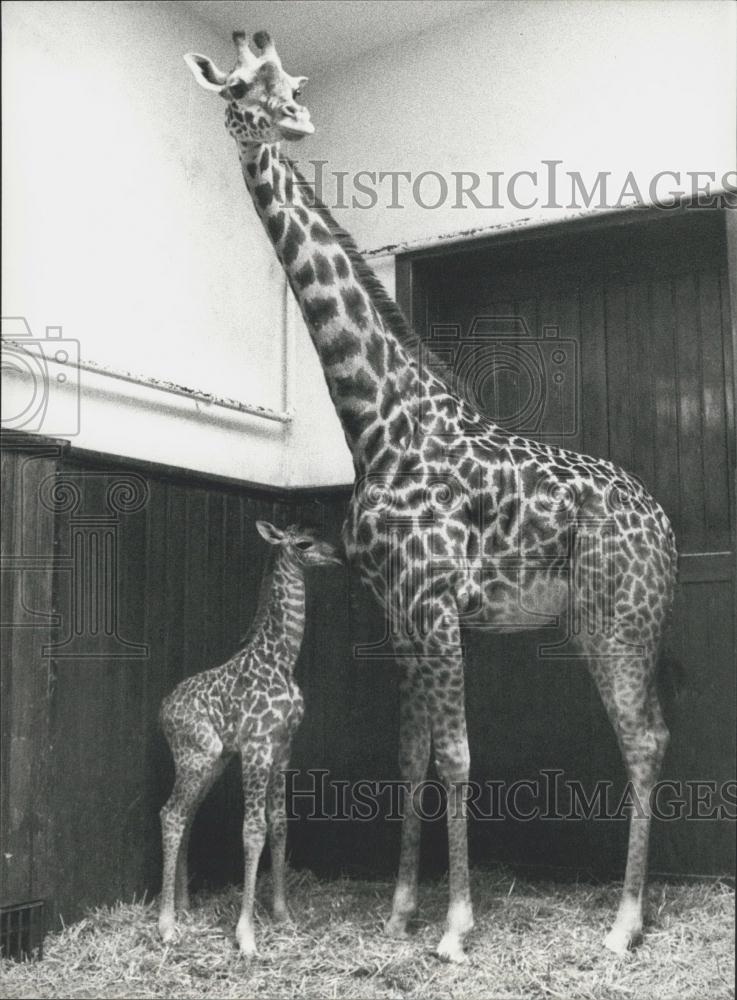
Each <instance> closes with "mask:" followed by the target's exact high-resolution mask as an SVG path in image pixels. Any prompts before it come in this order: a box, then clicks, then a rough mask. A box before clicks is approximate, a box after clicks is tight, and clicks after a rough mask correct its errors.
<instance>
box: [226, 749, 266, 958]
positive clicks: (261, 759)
mask: <svg viewBox="0 0 737 1000" xmlns="http://www.w3.org/2000/svg"><path fill="white" fill-rule="evenodd" d="M271 764H272V746H271V744H270V743H269V742H268V741H265V740H263V741H258V742H257V741H251V740H249V742H248V743H247V744H245V745H244V746H243V747H242V748H241V771H242V777H243V802H244V815H243V855H244V872H243V900H242V902H241V915H240V918H239V919H238V926H237V927H236V931H235V936H236V940H237V941H238V947H239V948H240V950H241V952H242V954H244V955H247V956H252V955H255V954H256V936H255V933H254V926H253V900H254V895H255V891H256V874H257V872H258V863H259V859H260V857H261V852H262V850H263V847H264V841H265V840H266V791H267V788H268V784H269V774H270V771H271Z"/></svg>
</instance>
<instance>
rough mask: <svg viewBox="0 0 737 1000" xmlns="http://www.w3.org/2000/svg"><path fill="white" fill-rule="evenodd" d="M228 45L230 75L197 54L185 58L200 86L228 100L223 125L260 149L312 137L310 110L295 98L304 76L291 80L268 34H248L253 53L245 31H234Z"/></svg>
mask: <svg viewBox="0 0 737 1000" xmlns="http://www.w3.org/2000/svg"><path fill="white" fill-rule="evenodd" d="M233 41H234V42H235V48H236V64H235V67H234V69H233V70H232V71H231V72H230V73H223V72H222V70H219V69H218V68H217V66H216V65H215V64H214V63H213V62H212V60H211V59H208V58H207V56H202V55H199V53H197V52H188V53H187V55H185V57H184V61H185V62H186V64H187V65H188V66H189V68H190V69H191V70H192V73H193V74H194V77H195V79H196V80H197V82H198V83H199V85H200V86H201V87H204V88H205V89H206V90H212V91H215V93H217V94H220V96H221V97H223V98H224V99H225V100H226V101H227V102H228V110H227V112H226V115H225V123H226V126H227V128H228V131H229V132H230V134H231V135H232V136H233V138H234V139H235V140H236V141H237V142H240V143H256V144H259V145H260V144H261V143H269V142H279V141H280V140H281V139H295V140H296V139H302V138H303V137H304V136H306V135H312V133H313V132H314V131H315V127H314V125H313V124H312V122H311V121H310V112H309V111H308V110H307V108H306V107H304V105H302V104H299V103H298V100H297V99H298V98H299V96H300V91H301V89H302V87H303V86H304V85H305V83H307V77H306V76H290V75H289V73H287V72H286V71H285V70H284V69H283V67H282V64H281V59H280V58H279V55H278V54H277V51H276V49H275V48H274V43H273V42H272V40H271V36H270V35H269V33H268V32H267V31H257V32H256V34H255V35H254V36H253V45H254V48H255V49H256V54H254V52H252V51H251V49H250V48H249V46H248V40H247V39H246V34H245V32H243V31H235V32H233Z"/></svg>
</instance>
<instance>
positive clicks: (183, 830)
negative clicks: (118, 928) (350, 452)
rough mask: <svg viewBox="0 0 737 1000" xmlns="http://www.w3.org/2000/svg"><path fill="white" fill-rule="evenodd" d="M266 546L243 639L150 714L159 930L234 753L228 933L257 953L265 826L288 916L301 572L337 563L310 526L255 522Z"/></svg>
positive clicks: (179, 898) (277, 898)
mask: <svg viewBox="0 0 737 1000" xmlns="http://www.w3.org/2000/svg"><path fill="white" fill-rule="evenodd" d="M256 528H257V530H258V532H259V534H260V535H261V537H262V538H263V539H264V540H265V541H266V542H268V544H269V545H271V546H273V547H274V553H273V555H272V557H271V559H269V560H268V562H267V566H266V570H265V572H264V576H263V579H262V582H261V592H260V595H259V602H258V607H257V610H256V615H255V618H254V620H253V623H252V625H251V630H250V633H249V635H248V637H247V639H246V641H245V643H244V645H243V646H242V647H241V648H240V649H239V650H238V652H237V653H235V654H234V655H233V656H231V657H230V658H229V659H228V660H226V662H225V663H222V664H220V665H219V666H217V667H213V668H211V669H210V670H204V671H202V672H201V673H198V674H194V675H193V676H191V677H187V678H186V679H185V680H183V681H182V682H181V683H180V684H178V685H177V687H176V688H174V690H173V691H172V692H171V694H169V695H168V696H167V697H166V698H165V699H164V701H163V702H162V705H161V710H160V712H159V719H160V722H161V726H162V729H163V731H164V735H165V736H166V739H167V741H168V743H169V747H170V749H171V752H172V756H173V758H174V768H175V779H174V788H173V789H172V793H171V795H170V797H169V799H168V801H167V802H166V804H165V805H164V807H163V808H162V810H161V836H162V846H163V856H164V866H163V877H162V888H161V898H160V902H159V933H160V934H161V937H162V938H163V940H164V941H171V940H172V939H173V938H174V936H175V923H176V917H175V910H176V908H177V907H179V908H180V909H186V908H187V907H188V906H189V885H188V874H187V852H188V846H189V833H190V830H191V827H192V822H193V820H194V816H195V813H196V811H197V808H198V806H199V805H200V803H201V802H202V800H203V799H204V797H205V795H206V794H207V792H208V791H209V789H210V788H211V786H212V784H213V783H214V781H215V780H216V778H217V777H218V776H219V775H220V774H221V773H222V771H223V769H224V767H225V765H226V763H227V761H228V760H229V759H230V758H231V757H232V756H233V755H235V754H239V755H240V758H241V772H242V777H243V799H244V818H243V850H244V855H245V872H244V886H243V900H242V905H241V914H240V918H239V920H238V926H237V929H236V939H237V941H238V945H239V947H240V950H241V951H242V952H243V953H244V954H246V955H253V954H254V953H255V951H256V939H255V933H254V926H253V897H254V890H255V885H256V873H257V869H258V862H259V858H260V856H261V851H262V849H263V845H264V840H265V836H266V833H267V831H268V835H269V846H270V849H271V871H272V882H273V914H274V918H275V919H277V920H281V919H284V918H286V917H287V903H286V858H285V851H286V834H287V824H286V811H285V787H284V780H285V779H284V771H285V769H286V768H287V767H288V764H289V751H290V745H291V739H292V736H293V735H294V732H295V730H296V728H297V726H298V725H299V723H300V722H301V720H302V715H303V713H304V706H303V700H302V694H301V692H300V690H299V687H298V686H297V684H296V683H295V680H294V677H293V676H292V672H293V669H294V665H295V663H296V660H297V656H298V655H299V650H300V646H301V644H302V635H303V632H304V625H305V579H304V571H305V569H306V568H307V567H310V566H327V565H335V564H338V563H340V562H341V559H340V557H339V556H338V553H337V550H336V549H335V547H334V546H333V545H331V544H329V543H328V542H326V541H323V540H321V539H319V538H317V536H316V535H315V533H314V532H312V531H307V530H304V529H301V528H299V527H297V526H296V525H291V526H290V527H289V528H286V529H284V530H282V529H280V528H277V527H275V526H274V525H273V524H270V523H269V522H268V521H257V522H256Z"/></svg>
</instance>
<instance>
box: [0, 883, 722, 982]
mask: <svg viewBox="0 0 737 1000" xmlns="http://www.w3.org/2000/svg"><path fill="white" fill-rule="evenodd" d="M268 883H269V880H268V876H264V877H263V878H262V879H261V881H260V883H259V890H258V899H259V903H258V906H257V911H256V913H257V920H258V932H257V933H258V945H259V951H260V954H259V956H258V957H257V958H255V959H253V960H251V961H247V960H245V959H243V958H242V957H241V956H240V955H239V954H238V952H237V951H236V949H235V946H234V940H233V931H234V927H235V923H236V919H237V914H238V907H239V902H240V895H239V891H238V889H237V888H236V887H233V888H231V889H228V890H225V891H220V892H209V893H201V894H199V895H198V896H196V897H195V898H194V901H193V908H192V910H191V912H190V913H188V914H186V915H184V916H183V917H182V918H181V919H180V924H179V934H178V938H177V940H176V941H175V942H174V943H173V944H171V945H169V946H164V945H163V944H162V943H161V942H160V941H159V939H158V937H157V932H156V904H155V902H146V901H143V902H133V903H119V904H117V905H115V906H112V907H105V908H101V909H98V910H95V911H94V912H91V913H89V914H88V915H87V916H86V917H85V918H84V919H83V920H81V921H79V922H78V923H75V924H73V925H71V926H69V927H67V928H66V929H64V930H62V931H61V932H59V933H57V934H52V935H49V936H48V937H47V939H46V943H45V955H44V959H43V960H42V961H40V962H27V963H23V964H19V963H10V962H3V963H2V967H1V970H0V971H1V972H2V977H1V981H2V987H1V988H0V993H1V995H2V996H3V997H68V998H72V997H182V998H185V997H202V998H205V997H223V998H227V997H254V996H257V997H266V998H269V997H337V998H343V997H345V998H358V997H361V998H375V997H376V998H378V997H382V998H385V997H386V998H389V997H396V998H410V997H417V998H420V997H422V998H427V1000H432V998H436V997H437V998H440V997H443V998H446V997H463V998H481V997H483V998H497V997H498V998H503V997H506V998H521V997H524V998H527V997H535V998H538V997H540V998H547V997H553V998H556V997H560V998H564V1000H571V998H578V997H581V998H586V1000H614V998H616V1000H628V998H632V1000H634V998H643V1000H645V998H647V1000H666V998H667V1000H674V998H686V997H689V998H694V1000H695V998H699V1000H702V998H703V1000H707V998H708V1000H719V998H727V997H733V996H734V891H733V889H732V888H730V887H729V886H728V885H726V884H724V883H722V882H714V881H712V882H698V883H687V884H682V883H676V882H667V883H666V882H662V881H660V882H658V881H656V882H654V883H653V884H652V885H651V887H650V917H649V924H648V927H647V934H646V937H645V940H644V943H643V944H642V945H641V946H640V947H639V948H638V949H637V950H636V951H635V952H633V953H631V954H630V955H628V956H627V957H626V958H624V959H622V958H618V957H616V956H615V955H612V954H610V953H608V952H607V951H606V950H605V949H604V948H603V947H602V945H601V941H602V938H603V936H604V934H605V932H606V930H607V929H608V926H609V922H610V921H611V919H612V917H613V914H614V912H615V909H616V904H617V898H618V888H617V886H615V885H592V884H590V883H586V884H584V883H578V884H570V883H569V884H559V883H556V882H542V881H539V880H533V879H531V878H527V877H525V878H522V877H519V876H515V875H514V874H513V873H512V872H510V871H507V870H496V871H474V872H473V885H474V898H475V910H476V928H475V930H474V931H473V932H472V934H471V935H469V939H468V963H467V964H466V965H465V966H450V965H446V964H444V963H442V962H440V961H439V960H438V959H437V958H436V957H435V955H434V954H433V946H434V944H436V943H437V940H438V938H439V934H440V931H441V926H442V920H443V915H444V910H445V906H446V902H447V883H445V882H443V881H441V882H434V883H427V884H423V885H422V887H421V897H420V899H421V910H420V913H419V916H418V919H417V921H416V922H415V927H414V932H413V933H412V934H411V936H410V937H409V938H408V939H406V940H404V941H394V940H389V939H387V938H385V937H384V936H383V935H382V933H381V925H382V920H383V918H384V917H385V916H386V915H387V912H388V909H389V903H390V898H391V885H390V884H389V883H388V882H365V881H357V880H353V881H349V880H346V879H343V880H337V881H319V880H318V879H316V878H315V876H314V875H312V874H311V873H308V872H302V873H292V874H291V876H290V907H291V912H292V921H291V923H288V924H274V923H272V922H271V920H270V918H269V916H268V910H267V905H266V904H267V903H268V899H269V884H268Z"/></svg>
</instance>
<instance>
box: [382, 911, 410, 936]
mask: <svg viewBox="0 0 737 1000" xmlns="http://www.w3.org/2000/svg"><path fill="white" fill-rule="evenodd" d="M407 919H408V918H407V917H403V916H401V915H400V914H396V913H392V915H391V916H390V917H389V919H388V920H387V921H385V923H384V934H385V935H386V937H390V938H395V939H397V940H399V941H403V940H404V939H405V938H408V937H409V932H408V930H407Z"/></svg>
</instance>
